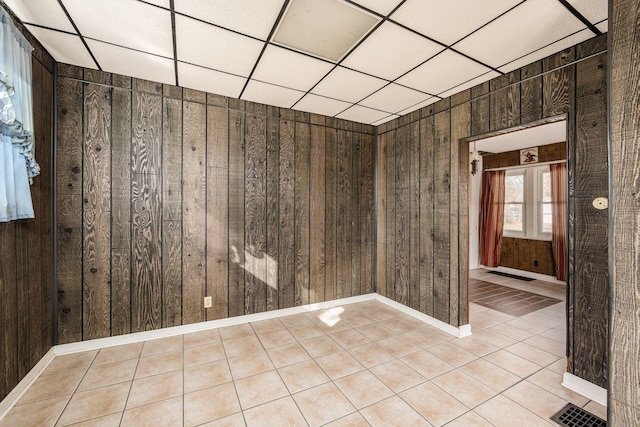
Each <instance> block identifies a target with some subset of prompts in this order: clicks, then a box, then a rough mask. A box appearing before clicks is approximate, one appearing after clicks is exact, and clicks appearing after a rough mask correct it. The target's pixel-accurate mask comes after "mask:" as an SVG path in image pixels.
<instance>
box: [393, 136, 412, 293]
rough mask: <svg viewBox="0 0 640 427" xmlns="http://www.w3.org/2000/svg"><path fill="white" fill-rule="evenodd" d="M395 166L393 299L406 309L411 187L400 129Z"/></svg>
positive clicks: (406, 150)
mask: <svg viewBox="0 0 640 427" xmlns="http://www.w3.org/2000/svg"><path fill="white" fill-rule="evenodd" d="M395 149H396V157H395V160H396V163H395V173H396V176H395V183H396V186H395V193H396V197H395V203H396V211H395V212H396V221H395V224H396V228H395V295H394V300H395V301H397V302H399V303H400V304H404V305H409V267H410V266H409V250H410V236H409V233H410V229H409V227H410V226H411V224H410V222H411V215H410V206H409V203H410V199H409V193H410V190H409V187H410V185H411V170H410V159H409V155H410V151H409V129H408V126H402V127H400V128H398V129H397V130H396V142H395Z"/></svg>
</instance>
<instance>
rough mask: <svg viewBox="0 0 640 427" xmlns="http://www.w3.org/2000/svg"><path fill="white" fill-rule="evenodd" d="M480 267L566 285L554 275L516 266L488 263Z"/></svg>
mask: <svg viewBox="0 0 640 427" xmlns="http://www.w3.org/2000/svg"><path fill="white" fill-rule="evenodd" d="M479 268H481V269H484V270H489V271H501V272H503V273H509V274H515V275H516V276H522V277H528V278H530V279H535V280H542V281H544V282H549V283H555V284H556V285H565V286H566V283H565V282H562V281H560V280H558V279H556V278H555V277H554V276H549V275H547V274H540V273H534V272H532V271H525V270H516V269H515V268H509V267H487V266H486V265H480V266H479Z"/></svg>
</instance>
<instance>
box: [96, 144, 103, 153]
mask: <svg viewBox="0 0 640 427" xmlns="http://www.w3.org/2000/svg"><path fill="white" fill-rule="evenodd" d="M96 151H97V152H98V153H99V152H100V151H102V147H100V146H99V145H98V146H97V147H96Z"/></svg>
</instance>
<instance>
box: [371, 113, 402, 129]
mask: <svg viewBox="0 0 640 427" xmlns="http://www.w3.org/2000/svg"><path fill="white" fill-rule="evenodd" d="M398 117H400V116H399V115H397V114H392V115H390V116H387V117H385V118H384V119H380V120H378V121H377V122H373V123H370V124H372V125H374V126H380V125H381V124H384V123H387V122H390V121H391V120H393V119H397V118H398Z"/></svg>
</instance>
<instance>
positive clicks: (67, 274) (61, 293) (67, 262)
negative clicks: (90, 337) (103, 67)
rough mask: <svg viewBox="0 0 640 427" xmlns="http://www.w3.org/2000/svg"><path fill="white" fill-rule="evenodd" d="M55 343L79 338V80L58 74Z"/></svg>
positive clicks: (78, 339) (80, 125) (80, 97)
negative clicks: (56, 301)
mask: <svg viewBox="0 0 640 427" xmlns="http://www.w3.org/2000/svg"><path fill="white" fill-rule="evenodd" d="M56 93H57V103H56V106H57V107H56V108H57V117H58V123H57V138H56V139H57V143H58V146H57V158H58V161H57V164H56V188H57V191H56V198H57V200H56V205H57V206H58V223H57V231H58V242H57V248H56V275H57V278H58V304H57V305H58V312H57V323H58V343H59V344H65V343H69V342H77V341H81V340H82V113H83V95H82V94H83V85H82V83H80V82H78V81H76V80H71V79H66V78H58V81H57V82H56Z"/></svg>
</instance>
